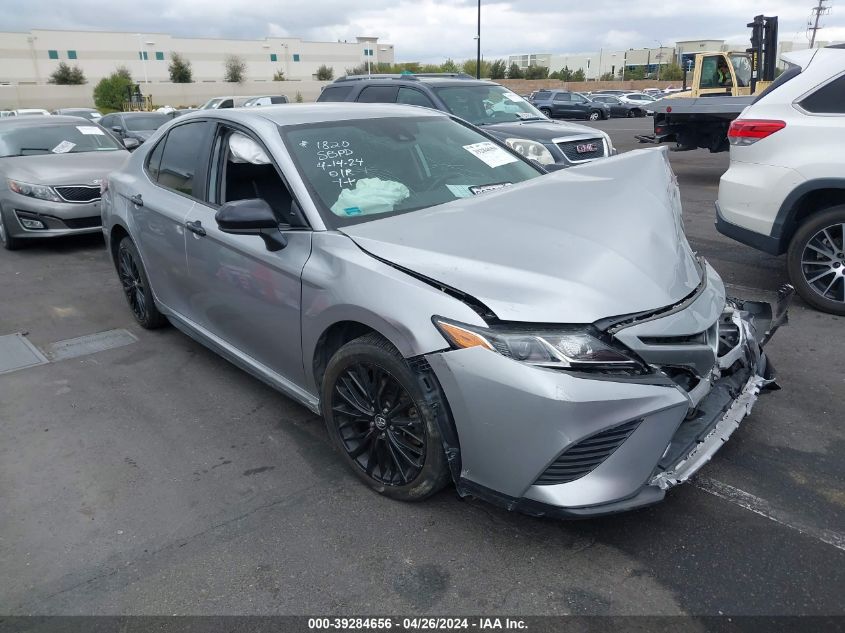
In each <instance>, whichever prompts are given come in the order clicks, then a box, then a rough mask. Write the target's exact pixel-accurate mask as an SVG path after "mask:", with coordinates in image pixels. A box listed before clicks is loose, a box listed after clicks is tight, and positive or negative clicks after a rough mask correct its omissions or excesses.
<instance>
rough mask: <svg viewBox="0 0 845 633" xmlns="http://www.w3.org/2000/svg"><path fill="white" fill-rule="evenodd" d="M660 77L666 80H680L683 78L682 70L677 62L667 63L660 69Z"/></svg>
mask: <svg viewBox="0 0 845 633" xmlns="http://www.w3.org/2000/svg"><path fill="white" fill-rule="evenodd" d="M660 78H661V79H665V80H666V81H680V80H681V79H683V78H684V71H683V70H681V67H680V66H678V64H667V65H666V66H664V67H663V68H661V69H660Z"/></svg>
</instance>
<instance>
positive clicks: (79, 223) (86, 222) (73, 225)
mask: <svg viewBox="0 0 845 633" xmlns="http://www.w3.org/2000/svg"><path fill="white" fill-rule="evenodd" d="M62 222H64V223H65V224H66V225H67V228H69V229H93V228H94V227H97V226H102V225H103V220H102V218H100V216H99V215H91V216H88V217H87V218H74V219H73V220H62Z"/></svg>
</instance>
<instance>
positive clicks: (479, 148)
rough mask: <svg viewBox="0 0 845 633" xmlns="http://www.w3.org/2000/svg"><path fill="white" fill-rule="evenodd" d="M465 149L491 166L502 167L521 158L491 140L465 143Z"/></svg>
mask: <svg viewBox="0 0 845 633" xmlns="http://www.w3.org/2000/svg"><path fill="white" fill-rule="evenodd" d="M464 149H465V150H466V151H468V152H469V153H470V154H472V155H473V156H475V157H476V158H477V159H478V160H480V161H483V162H485V163H487V165H489V166H490V167H501V166H502V165H507V164H508V163H515V162H516V161H518V160H519V159H518V158H517V157H516V156H514V155H513V154H508V153H507V152H506V151H505V150H503V149H502V148H501V147H499V146H498V145H496V144H495V143H493V142H491V141H484V142H483V143H473V144H472V145H464Z"/></svg>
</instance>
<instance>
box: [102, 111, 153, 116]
mask: <svg viewBox="0 0 845 633" xmlns="http://www.w3.org/2000/svg"><path fill="white" fill-rule="evenodd" d="M112 114H122V115H123V116H128V117H133V116H149V115H150V114H159V115H161V116H167V115H166V114H165V113H164V112H112ZM106 116H108V115H106Z"/></svg>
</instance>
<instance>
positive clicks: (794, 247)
mask: <svg viewBox="0 0 845 633" xmlns="http://www.w3.org/2000/svg"><path fill="white" fill-rule="evenodd" d="M840 224H845V205H840V206H836V207H831V208H830V209H827V210H825V211H822V212H820V213H816V214H814V215H811V216H809V217H808V218H806V219H805V220H804V223H803V224H802V225H801V226H800V227H799V228H798V230H797V231H796V232H795V235H793V236H792V240H791V241H790V243H789V250H788V251H787V258H786V265H787V270H788V272H789V280H790V282H791V283H792V285H793V286H795V290H796V291H797V292H798V294H799V295H800V296H801V298H802V299H803V300H804V301H806V302H807V303H809V304H810V305H811V306H813V307H814V308H816V309H818V310H821V311H822V312H829V313H830V314H838V315H840V316H845V303H842V302H839V301H833V300H831V299H827V298H825V297H823V296H821V295H820V294H819V293H818V292H816V291H815V290H814V289H813V287H812V286H810V284H808V283H807V280H806V279H805V277H804V271H803V270H802V266H801V258H802V256H803V254H804V249H805V248H806V246H807V243H808V242H809V241H810V240H811V239H812V238H813V236H814V235H815V234H816V233H818V232H819V231H821V230H822V229H823V228H826V227H829V226H834V225H837V229H836V231H837V233H836V235H838V231H839V228H838V225H840ZM840 283H841V282H840Z"/></svg>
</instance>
